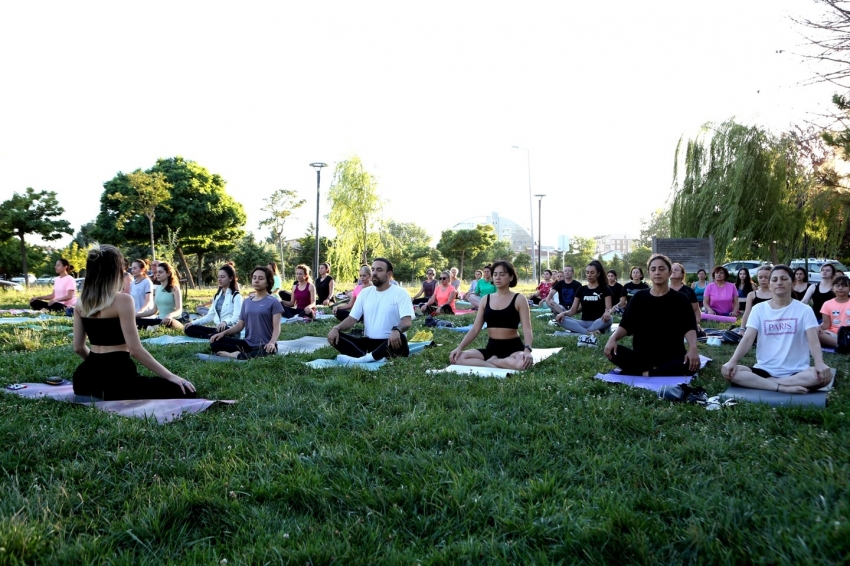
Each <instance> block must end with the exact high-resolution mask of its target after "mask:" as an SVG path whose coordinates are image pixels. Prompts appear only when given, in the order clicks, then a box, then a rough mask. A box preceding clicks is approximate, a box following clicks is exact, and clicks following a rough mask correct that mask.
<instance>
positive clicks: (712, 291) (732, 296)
mask: <svg viewBox="0 0 850 566" xmlns="http://www.w3.org/2000/svg"><path fill="white" fill-rule="evenodd" d="M712 275H713V276H714V282H713V283H709V284H708V286H707V287H706V288H705V295H704V298H703V305H704V306H705V312H707V313H708V314H717V315H720V316H738V314H739V313H738V289H737V288H736V287H735V286H734V285H733V284H731V283H729V272H728V271H727V270H726V268H725V267H723V266H722V265H718V266H717V267H715V268H714V271H713V272H712Z"/></svg>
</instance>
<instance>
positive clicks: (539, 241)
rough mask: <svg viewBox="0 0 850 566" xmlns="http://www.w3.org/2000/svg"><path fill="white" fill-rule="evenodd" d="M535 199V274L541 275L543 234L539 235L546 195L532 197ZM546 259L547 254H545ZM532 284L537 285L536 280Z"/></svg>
mask: <svg viewBox="0 0 850 566" xmlns="http://www.w3.org/2000/svg"><path fill="white" fill-rule="evenodd" d="M534 196H536V197H537V273H538V274H541V273H543V272H542V271H540V260H541V258H542V257H543V252H542V251H540V249H541V248H540V246H541V245H542V242H543V234H542V233H541V230H542V229H543V228H542V225H543V197H545V196H546V195H534ZM547 257H548V254H547ZM534 283H535V284H536V283H537V279H536V278H535V279H534Z"/></svg>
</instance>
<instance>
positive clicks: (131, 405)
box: [3, 382, 236, 424]
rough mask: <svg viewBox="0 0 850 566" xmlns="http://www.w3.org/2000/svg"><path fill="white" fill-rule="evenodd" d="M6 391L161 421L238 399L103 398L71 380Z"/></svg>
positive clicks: (168, 421) (170, 420)
mask: <svg viewBox="0 0 850 566" xmlns="http://www.w3.org/2000/svg"><path fill="white" fill-rule="evenodd" d="M3 391H5V392H6V393H12V394H14V395H18V396H19V397H25V398H29V399H38V398H41V397H49V398H50V399H54V400H56V401H62V402H65V403H74V404H77V405H88V406H92V407H94V408H95V409H98V410H101V411H105V412H107V413H115V414H116V415H120V416H122V417H128V418H137V419H147V418H150V417H153V418H154V419H156V422H158V423H159V424H165V423H170V422H173V421H176V420H178V419H180V418H181V417H182V416H183V415H185V414H189V413H200V412H201V411H204V410H206V409H207V408H209V407H210V406H211V405H213V404H214V403H223V404H226V405H232V404H233V403H235V402H236V401H212V400H210V399H138V400H132V401H101V400H99V399H97V398H95V397H87V396H85V397H84V396H79V395H74V386H73V385H72V384H71V383H70V382H69V383H66V384H63V385H47V384H46V383H27V384H26V388H24V389H19V390H17V391H10V390H8V389H6V388H5V387H4V388H3Z"/></svg>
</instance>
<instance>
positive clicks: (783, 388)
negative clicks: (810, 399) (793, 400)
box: [776, 383, 809, 394]
mask: <svg viewBox="0 0 850 566" xmlns="http://www.w3.org/2000/svg"><path fill="white" fill-rule="evenodd" d="M778 385H779V386H778V387H777V389H776V391H778V392H780V393H797V394H803V393H808V392H809V390H808V389H806V388H805V387H803V386H802V385H782V384H781V383H780V384H778Z"/></svg>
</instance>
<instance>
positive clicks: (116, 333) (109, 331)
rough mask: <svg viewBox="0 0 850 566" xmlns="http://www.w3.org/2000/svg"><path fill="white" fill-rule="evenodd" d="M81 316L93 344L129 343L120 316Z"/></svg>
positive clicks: (116, 344)
mask: <svg viewBox="0 0 850 566" xmlns="http://www.w3.org/2000/svg"><path fill="white" fill-rule="evenodd" d="M80 318H81V319H82V321H83V330H85V331H86V335H87V336H88V337H89V342H90V343H91V345H92V346H121V345H122V344H126V343H127V341H126V340H124V332H122V331H121V320H120V319H119V318H118V317H114V318H86V317H84V316H83V317H80Z"/></svg>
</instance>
